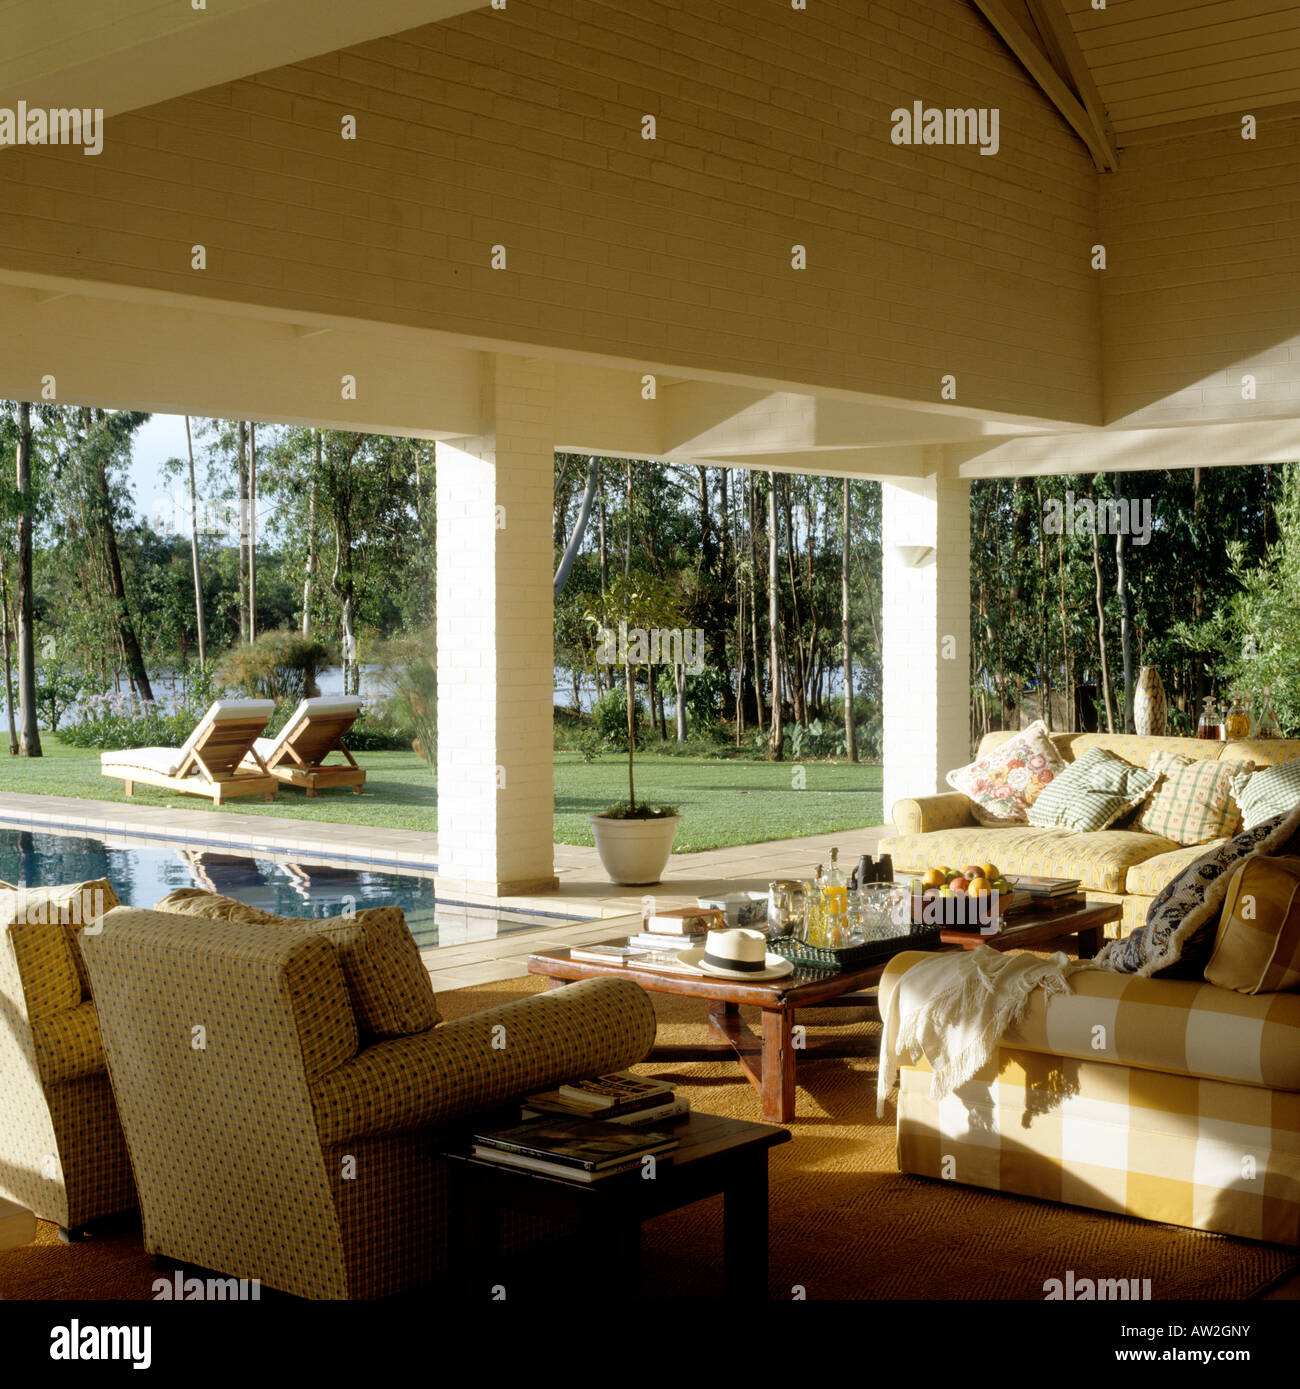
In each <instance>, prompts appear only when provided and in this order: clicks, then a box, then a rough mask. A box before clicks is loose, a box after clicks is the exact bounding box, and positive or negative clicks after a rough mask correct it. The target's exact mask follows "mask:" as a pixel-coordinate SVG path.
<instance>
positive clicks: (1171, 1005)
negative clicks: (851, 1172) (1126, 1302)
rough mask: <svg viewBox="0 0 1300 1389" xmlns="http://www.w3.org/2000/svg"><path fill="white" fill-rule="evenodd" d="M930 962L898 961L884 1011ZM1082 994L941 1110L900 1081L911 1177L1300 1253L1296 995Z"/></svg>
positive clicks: (885, 986)
mask: <svg viewBox="0 0 1300 1389" xmlns="http://www.w3.org/2000/svg"><path fill="white" fill-rule="evenodd" d="M931 958H933V957H932V956H930V955H927V954H923V953H921V952H917V951H909V952H907V953H906V954H903V955H899V956H897V957H896V958H895V959H894V960H893V961H891V963H890V965H889V966H888V968H887V969H886V971H885V974H884V977H883V979H882V980H881V984H880V991H881V1007H882V1011H883V1010H884V1008H886V1007H887V1006H888V1000H889V999H890V998H891V997H892V995H893V992H894V990H895V989H896V988H897V987H898V981H899V979H900V978H901V977H902V975H903V974H905V973H906V972H907V970H909V969H911V968H912V967H913V966H914V965H916V964H918V963H919V962H920V961H922V960H926V959H931ZM1070 983H1071V987H1072V992H1071V993H1068V994H1055V995H1052V996H1050V997H1049V996H1047V995H1045V994H1044V993H1042V992H1041V991H1039V992H1038V993H1036V994H1035V995H1034V997H1033V999H1032V1002H1031V1003H1030V1005H1029V1009H1028V1011H1027V1013H1026V1015H1025V1018H1024V1020H1023V1022H1022V1023H1021V1025H1020V1026H1019V1027H1018V1028H1014V1029H1012V1030H1010V1031H1008V1032H1007V1033H1006V1034H1005V1035H1004V1037H1003V1039H1002V1042H1001V1045H1000V1046H999V1048H998V1051H997V1054H996V1056H995V1057H994V1059H993V1060H991V1061H990V1063H989V1064H988V1066H986V1067H985V1069H984V1070H983V1071H981V1072H979V1073H977V1074H976V1075H975V1076H974V1077H973V1078H972V1079H971V1080H970V1081H969V1082H968V1083H967V1084H966V1085H964V1086H962V1087H961V1088H960V1089H959V1090H957V1091H955V1092H954V1093H953V1094H951V1095H949V1096H947V1097H946V1098H944V1099H942V1100H938V1101H936V1100H934V1099H932V1098H931V1096H930V1080H931V1075H930V1070H929V1067H928V1066H927V1065H926V1064H925V1062H924V1059H922V1060H920V1061H919V1062H916V1063H913V1062H906V1061H905V1062H904V1063H903V1064H902V1067H901V1069H900V1076H899V1090H898V1101H897V1102H898V1165H899V1168H900V1170H902V1171H904V1172H914V1173H917V1174H919V1175H922V1176H926V1177H937V1178H940V1179H942V1180H947V1181H956V1182H960V1183H963V1184H965V1185H970V1186H979V1187H986V1188H989V1189H990V1190H993V1191H1004V1192H1015V1193H1017V1194H1018V1195H1021V1196H1034V1197H1038V1198H1041V1199H1044V1200H1049V1201H1061V1202H1065V1203H1066V1204H1069V1205H1075V1206H1086V1207H1089V1208H1090V1209H1093V1210H1099V1211H1107V1212H1110V1213H1112V1214H1115V1215H1131V1216H1138V1217H1141V1218H1142V1219H1144V1220H1157V1221H1162V1222H1164V1223H1167V1224H1172V1225H1184V1226H1190V1227H1191V1228H1193V1229H1197V1230H1214V1231H1218V1232H1219V1233H1221V1234H1227V1235H1239V1236H1243V1237H1245V1238H1248V1239H1256V1240H1272V1241H1276V1242H1278V1243H1281V1244H1289V1245H1296V1244H1300V994H1295V993H1273V994H1255V995H1246V994H1240V993H1236V992H1234V991H1233V990H1231V989H1222V988H1218V987H1216V986H1215V985H1213V984H1206V983H1201V982H1200V981H1184V980H1172V979H1146V978H1141V977H1139V976H1136V975H1123V974H1113V973H1110V972H1108V971H1104V970H1096V971H1091V970H1089V971H1085V972H1081V973H1078V974H1075V975H1074V976H1073V977H1072V979H1071V981H1070ZM1157 1295H1158V1293H1157Z"/></svg>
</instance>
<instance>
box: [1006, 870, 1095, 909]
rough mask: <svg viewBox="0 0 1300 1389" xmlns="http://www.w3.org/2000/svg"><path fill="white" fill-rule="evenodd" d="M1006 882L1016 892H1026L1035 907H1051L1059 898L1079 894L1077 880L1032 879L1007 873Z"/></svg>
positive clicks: (1020, 874)
mask: <svg viewBox="0 0 1300 1389" xmlns="http://www.w3.org/2000/svg"><path fill="white" fill-rule="evenodd" d="M1007 881H1008V882H1009V883H1010V884H1011V886H1012V887H1013V888H1015V890H1016V891H1017V892H1027V893H1028V894H1029V896H1030V897H1031V898H1032V899H1033V904H1034V906H1036V907H1044V906H1051V905H1053V904H1054V903H1056V901H1057V900H1058V899H1059V898H1063V897H1077V896H1078V894H1079V879H1078V878H1033V877H1029V876H1027V875H1026V874H1024V873H1008V874H1007Z"/></svg>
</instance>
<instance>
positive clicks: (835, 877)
mask: <svg viewBox="0 0 1300 1389" xmlns="http://www.w3.org/2000/svg"><path fill="white" fill-rule="evenodd" d="M839 860H840V851H839V850H838V849H832V850H831V866H830V869H829V871H828V872H827V874H826V877H825V878H824V879H823V881H822V933H823V934H824V935H825V937H826V941H825V943H826V944H827V945H828V946H830V947H831V948H832V949H834V948H838V947H839V946H842V945H844V944H845V942H846V940H847V937H848V920H847V918H848V913H849V893H848V887H847V885H846V883H845V879H844V870H843V869H842V868H841V867H840V862H839Z"/></svg>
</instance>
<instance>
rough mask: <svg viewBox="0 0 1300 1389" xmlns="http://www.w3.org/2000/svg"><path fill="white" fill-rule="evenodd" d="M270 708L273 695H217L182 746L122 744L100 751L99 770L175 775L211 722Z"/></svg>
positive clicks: (267, 714)
mask: <svg viewBox="0 0 1300 1389" xmlns="http://www.w3.org/2000/svg"><path fill="white" fill-rule="evenodd" d="M274 712H275V701H274V700H273V699H219V700H218V701H217V702H216V703H215V704H214V705H213V706H212V707H211V708H210V709H209V710H208V712H207V713H206V714H204V716H203V717H202V718H201V719H200V720H199V721H198V723H197V724H196V725H195V728H194V732H193V733H191V734H190V736H189V737H188V738H186V740H185V743H184V745H183V746H182V747H179V748H123V749H121V750H120V751H118V752H101V753H100V754H99V767H100V770H101V771H103V770H104V768H105V767H140V768H142V769H143V770H145V771H149V772H159V773H161V775H163V776H175V775H176V773H177V770H178V768H180V767H181V766H182V764H183V763H184V761H185V759H186V758H187V757H188V756H189V755H190V753H191V752H192V751H193V750H194V748H195V747H197V746H198V744H199V743H200V741H201V740H202V738H203V735H204V734H205V733H206V732H207V731H208V729H209V728H211V727H212V725H213V724H214V723H221V722H224V721H225V720H226V719H247V718H251V717H261V718H268V719H269V718H270V717H271V715H272V714H273V713H274ZM196 770H197V769H196Z"/></svg>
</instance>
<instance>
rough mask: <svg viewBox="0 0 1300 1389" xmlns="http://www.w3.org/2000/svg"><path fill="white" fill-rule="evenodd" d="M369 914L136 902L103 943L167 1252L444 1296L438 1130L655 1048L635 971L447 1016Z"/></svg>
mask: <svg viewBox="0 0 1300 1389" xmlns="http://www.w3.org/2000/svg"><path fill="white" fill-rule="evenodd" d="M368 916H371V914H369V913H362V914H360V917H358V918H356V919H354V920H353V921H352V922H350V923H344V922H341V921H340V922H335V923H316V925H315V928H314V929H313V928H312V927H311V926H307V925H299V924H290V923H285V922H280V921H272V922H267V921H262V922H249V921H231V920H221V919H212V920H194V919H192V918H191V917H187V916H184V915H177V914H172V913H170V912H158V911H154V912H146V911H137V910H134V909H129V908H120V909H119V910H117V911H114V912H110V913H109V914H108V916H107V917H106V918H105V920H104V929H103V932H102V934H100V935H98V936H95V937H91V938H88V939H86V940H85V942H84V949H85V955H86V960H87V963H88V965H89V968H90V976H91V979H92V981H93V984H94V990H95V999H96V1002H97V1005H98V1007H99V1014H100V1022H101V1026H102V1028H103V1035H104V1052H105V1056H106V1057H107V1061H108V1068H109V1072H110V1074H111V1075H112V1078H113V1087H114V1090H115V1091H116V1094H117V1100H118V1105H119V1108H120V1111H121V1114H122V1122H123V1126H124V1127H125V1130H126V1135H127V1142H128V1144H129V1146H130V1150H131V1158H132V1162H133V1164H134V1167H135V1172H136V1178H137V1181H138V1183H139V1188H140V1205H141V1209H142V1211H143V1215H144V1234H145V1247H146V1249H148V1250H149V1251H150V1252H151V1253H154V1254H161V1255H164V1256H168V1257H170V1258H174V1259H177V1260H180V1261H182V1262H186V1263H192V1264H197V1265H200V1266H201V1267H204V1268H209V1269H213V1270H216V1271H217V1272H220V1273H222V1274H224V1275H226V1276H234V1277H240V1278H250V1279H251V1278H257V1279H260V1280H261V1282H262V1283H264V1284H265V1285H266V1286H268V1287H272V1288H278V1289H281V1290H283V1291H286V1292H289V1293H293V1294H296V1295H298V1296H301V1297H309V1298H368V1297H380V1296H384V1295H386V1294H389V1293H393V1292H397V1291H399V1290H401V1289H403V1288H409V1287H416V1286H421V1285H423V1284H426V1283H428V1282H430V1281H431V1280H432V1279H433V1278H434V1277H435V1276H436V1275H437V1274H438V1273H439V1272H441V1271H442V1269H443V1267H444V1266H445V1259H446V1253H447V1246H448V1239H447V1224H448V1209H447V1200H448V1198H447V1189H446V1180H445V1172H444V1164H443V1163H442V1162H441V1161H440V1160H439V1159H438V1157H437V1155H436V1150H437V1132H438V1126H439V1125H442V1124H445V1123H447V1122H448V1121H451V1120H456V1119H460V1118H462V1117H464V1116H469V1115H472V1114H474V1113H476V1112H481V1111H485V1110H489V1109H492V1108H495V1107H496V1106H498V1105H501V1104H504V1103H506V1102H508V1101H510V1100H511V1099H514V1098H517V1097H519V1096H521V1095H523V1094H525V1093H527V1092H529V1091H531V1090H535V1089H539V1088H543V1087H546V1086H550V1085H554V1084H557V1083H559V1082H561V1081H563V1080H567V1079H572V1078H574V1077H577V1076H591V1075H597V1074H600V1073H602V1072H606V1071H611V1070H617V1069H620V1068H621V1067H624V1066H628V1065H631V1064H633V1063H635V1062H637V1061H639V1060H641V1059H642V1058H643V1057H644V1056H645V1055H646V1053H647V1052H648V1051H649V1050H650V1047H651V1046H652V1044H653V1042H654V1035H655V1021H654V1012H653V1010H652V1008H651V1006H650V1003H649V1000H648V999H647V997H646V995H645V994H644V993H643V992H642V991H641V990H640V989H638V988H637V987H636V986H635V985H634V984H631V983H629V982H627V981H625V980H621V979H599V980H586V981H584V982H582V983H579V984H574V985H571V986H569V987H567V988H563V989H558V990H555V991H553V992H550V993H546V994H543V995H539V996H536V997H530V998H526V999H522V1000H520V1001H518V1002H514V1003H510V1004H506V1005H504V1006H502V1007H499V1008H493V1009H489V1010H487V1011H485V1012H482V1013H478V1014H476V1015H474V1016H472V1017H468V1018H462V1019H458V1020H457V1021H455V1022H451V1023H439V1022H438V1021H437V1015H436V1011H434V1010H433V1002H434V1000H433V990H432V988H431V986H430V984H429V980H428V975H427V974H426V973H425V972H424V970H423V968H422V967H420V966H419V957H418V953H416V952H415V948H414V944H413V943H411V945H410V951H409V954H408V956H407V957H406V960H405V963H404V962H403V958H402V955H403V952H402V951H401V950H400V949H398V948H397V941H398V938H397V937H396V935H394V934H392V933H390V931H389V926H390V925H391V923H390V922H389V921H388V919H387V916H386V914H384V913H381V914H379V916H378V917H375V918H374V919H372V920H371V921H369V922H366V921H362V920H361V918H363V917H368ZM367 935H368V936H369V939H367ZM406 941H408V942H409V941H410V937H409V935H407V936H406ZM410 957H414V959H415V962H416V968H417V969H418V970H419V973H420V975H421V976H422V981H423V982H422V985H420V984H417V983H416V982H415V980H414V978H413V976H412V975H411V974H410V973H409V968H408V966H409V959H410ZM381 985H382V987H381ZM421 989H422V991H423V995H424V996H421V994H420V990H421ZM417 1026H418V1028H419V1030H411V1029H412V1028H413V1027H417ZM385 1034H386V1035H385Z"/></svg>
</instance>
